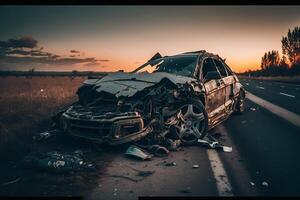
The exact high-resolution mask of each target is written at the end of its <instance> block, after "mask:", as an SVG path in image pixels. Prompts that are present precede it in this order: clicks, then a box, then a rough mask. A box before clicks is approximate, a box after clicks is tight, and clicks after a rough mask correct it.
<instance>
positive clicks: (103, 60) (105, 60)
mask: <svg viewBox="0 0 300 200" xmlns="http://www.w3.org/2000/svg"><path fill="white" fill-rule="evenodd" d="M98 61H100V62H109V61H110V60H107V59H102V60H98Z"/></svg>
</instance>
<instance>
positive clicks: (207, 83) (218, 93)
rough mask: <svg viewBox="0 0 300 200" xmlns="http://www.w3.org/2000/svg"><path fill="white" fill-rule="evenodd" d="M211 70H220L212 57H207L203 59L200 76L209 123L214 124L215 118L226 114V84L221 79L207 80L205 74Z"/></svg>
mask: <svg viewBox="0 0 300 200" xmlns="http://www.w3.org/2000/svg"><path fill="white" fill-rule="evenodd" d="M209 71H216V72H218V70H217V68H216V65H215V63H214V62H213V59H212V58H205V59H204V60H203V61H202V67H201V72H200V73H201V74H200V77H201V78H202V80H203V85H204V88H205V93H206V103H205V107H206V111H207V114H208V117H209V123H210V124H213V123H214V121H215V119H216V118H218V117H219V116H221V115H223V114H224V101H225V84H224V83H223V82H222V80H221V79H216V80H206V79H205V76H206V74H207V73H208V72H209Z"/></svg>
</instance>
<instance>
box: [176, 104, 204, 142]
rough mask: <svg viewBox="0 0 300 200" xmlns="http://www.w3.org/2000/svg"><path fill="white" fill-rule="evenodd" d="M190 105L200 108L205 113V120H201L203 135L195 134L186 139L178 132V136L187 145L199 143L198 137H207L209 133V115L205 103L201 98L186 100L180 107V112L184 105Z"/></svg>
mask: <svg viewBox="0 0 300 200" xmlns="http://www.w3.org/2000/svg"><path fill="white" fill-rule="evenodd" d="M188 105H193V106H194V107H196V108H198V109H199V112H201V113H203V116H204V117H203V120H201V130H200V131H201V136H199V137H196V136H194V135H191V137H194V138H191V139H188V140H187V139H184V138H183V137H181V136H180V134H179V133H178V136H179V138H180V140H181V141H182V143H183V144H186V145H193V144H195V143H197V140H198V139H202V138H204V137H205V135H206V134H207V130H208V115H207V112H206V110H205V107H204V105H203V104H202V102H201V101H200V100H197V99H189V100H188V101H187V102H185V103H184V104H182V106H181V107H180V108H179V110H178V112H179V111H180V110H182V109H183V108H184V107H186V106H188Z"/></svg>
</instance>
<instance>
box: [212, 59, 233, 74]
mask: <svg viewBox="0 0 300 200" xmlns="http://www.w3.org/2000/svg"><path fill="white" fill-rule="evenodd" d="M212 59H213V61H214V63H215V65H216V67H217V70H218V71H219V73H220V75H221V77H222V78H224V77H227V76H229V73H228V70H227V69H226V67H225V65H224V63H223V62H222V61H221V60H220V59H217V58H212ZM215 61H218V62H219V63H221V65H222V67H223V68H224V70H225V73H226V75H225V76H223V75H222V74H221V72H220V70H219V69H218V65H217V63H216V62H215Z"/></svg>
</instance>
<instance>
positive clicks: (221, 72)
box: [54, 50, 245, 145]
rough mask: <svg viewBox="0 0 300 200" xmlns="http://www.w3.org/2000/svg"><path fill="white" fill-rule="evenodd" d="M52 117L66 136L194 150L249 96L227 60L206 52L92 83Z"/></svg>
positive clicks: (161, 59) (159, 59)
mask: <svg viewBox="0 0 300 200" xmlns="http://www.w3.org/2000/svg"><path fill="white" fill-rule="evenodd" d="M77 95H78V99H79V100H78V101H77V102H75V103H74V104H72V105H71V106H70V107H68V108H67V109H65V110H63V111H61V112H60V113H59V114H58V115H56V116H55V117H54V120H55V122H56V124H57V126H58V127H59V128H60V129H61V130H63V132H65V133H67V134H70V135H72V136H77V137H81V138H85V139H88V140H92V141H94V142H97V143H108V144H110V145H118V144H123V143H127V142H134V141H138V140H141V139H142V138H144V137H146V136H148V135H151V134H157V135H159V136H161V137H167V136H168V135H169V136H170V137H176V138H177V139H178V138H179V139H180V140H181V141H182V142H183V143H186V144H193V143H196V142H197V140H198V139H202V138H203V137H204V136H205V135H206V133H207V131H208V130H209V129H211V128H213V127H215V126H216V125H217V124H219V123H221V122H222V121H224V120H225V119H227V118H228V117H229V116H230V115H231V114H232V113H234V112H236V113H242V112H243V111H244V99H245V90H244V87H243V86H242V85H241V83H240V82H239V79H238V78H237V76H236V75H235V74H234V73H233V72H232V70H231V69H230V68H229V67H228V65H227V64H226V63H225V60H224V59H222V58H221V57H219V56H218V55H214V54H211V53H208V52H206V51H204V50H201V51H194V52H186V53H182V54H178V55H174V56H164V57H162V56H161V55H160V54H159V53H157V54H155V55H154V56H153V57H152V58H151V59H150V60H149V61H148V62H146V63H145V64H143V65H142V66H140V67H138V68H137V69H136V70H134V71H132V72H122V71H119V72H114V73H108V74H107V75H105V76H103V77H99V78H97V77H89V78H88V79H87V80H85V81H84V83H83V85H82V86H81V87H80V88H79V89H78V91H77Z"/></svg>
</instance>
